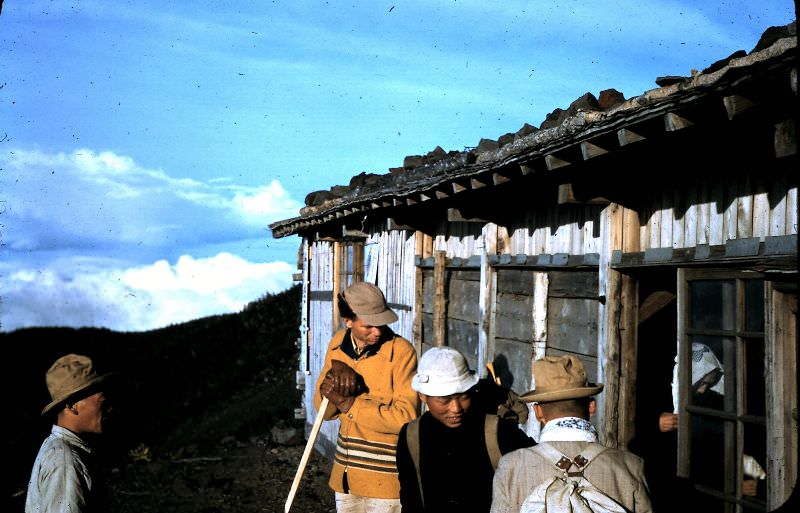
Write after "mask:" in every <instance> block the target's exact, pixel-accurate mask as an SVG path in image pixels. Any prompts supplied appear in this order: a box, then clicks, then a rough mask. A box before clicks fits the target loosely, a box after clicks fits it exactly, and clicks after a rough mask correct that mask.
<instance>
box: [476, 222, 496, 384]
mask: <svg viewBox="0 0 800 513" xmlns="http://www.w3.org/2000/svg"><path fill="white" fill-rule="evenodd" d="M479 247H480V256H481V277H480V297H479V299H478V308H479V310H480V323H479V325H478V362H477V365H478V372H480V373H481V376H484V375H485V373H486V364H487V363H488V362H490V361H492V360H493V359H494V312H495V306H494V305H495V290H496V277H495V271H494V268H492V266H491V265H490V263H489V256H490V255H496V254H497V225H496V224H494V223H487V224H486V225H484V227H483V229H482V231H481V243H480V246H479Z"/></svg>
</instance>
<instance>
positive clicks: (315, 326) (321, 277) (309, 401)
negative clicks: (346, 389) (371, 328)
mask: <svg viewBox="0 0 800 513" xmlns="http://www.w3.org/2000/svg"><path fill="white" fill-rule="evenodd" d="M310 252H311V255H310V258H309V260H308V265H309V272H308V275H309V299H310V300H309V306H308V309H309V319H308V326H309V343H308V346H309V353H308V368H309V371H310V373H309V374H308V375H307V376H306V387H305V392H304V396H303V406H304V407H305V409H306V431H307V432H308V431H309V430H310V427H311V425H312V424H313V423H314V419H315V418H316V415H317V414H316V410H315V409H314V389H315V386H316V381H317V376H319V374H320V372H321V371H322V365H323V363H324V362H325V351H326V350H327V349H328V343H329V342H330V339H331V336H332V335H333V332H332V323H331V319H332V318H333V302H332V301H331V300H330V299H327V300H326V299H323V298H322V296H323V294H325V293H327V294H328V295H329V297H330V298H332V297H333V296H332V294H333V282H334V276H333V253H334V244H333V243H332V242H327V241H317V242H313V243H311V245H310ZM338 430H339V421H338V420H335V421H330V422H323V423H322V427H321V428H320V434H319V437H318V438H317V444H316V448H317V450H318V451H320V452H321V453H322V454H325V455H328V456H332V455H333V452H332V451H333V449H334V448H335V446H336V436H337V432H338Z"/></svg>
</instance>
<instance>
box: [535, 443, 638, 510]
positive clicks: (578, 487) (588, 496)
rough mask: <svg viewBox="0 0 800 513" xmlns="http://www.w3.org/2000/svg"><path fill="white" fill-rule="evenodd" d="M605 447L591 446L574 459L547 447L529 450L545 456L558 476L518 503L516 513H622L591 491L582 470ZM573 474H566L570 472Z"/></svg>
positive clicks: (601, 494)
mask: <svg viewBox="0 0 800 513" xmlns="http://www.w3.org/2000/svg"><path fill="white" fill-rule="evenodd" d="M606 449H607V447H603V446H602V445H599V444H593V445H590V446H589V447H587V448H586V449H584V450H583V451H581V453H580V454H578V455H577V456H575V457H574V458H571V459H570V458H568V457H566V456H565V455H564V454H562V453H561V452H560V451H559V450H558V449H556V448H555V447H552V446H551V445H550V444H547V443H543V444H539V445H537V446H536V447H535V448H533V449H532V450H534V451H537V452H538V453H539V454H541V455H543V456H545V457H546V458H547V459H549V460H550V461H552V462H553V465H555V467H556V468H557V469H558V470H559V472H560V473H561V474H562V475H560V476H556V477H554V478H553V479H551V480H550V481H547V482H544V483H542V484H540V485H539V486H537V487H535V488H534V489H533V491H532V492H531V494H530V495H528V497H527V498H526V499H525V501H524V502H523V503H522V507H521V508H520V510H519V511H520V513H554V512H558V513H626V512H627V511H628V510H627V509H625V507H624V506H622V505H621V504H620V503H618V502H617V501H616V500H614V499H613V498H611V497H609V496H608V495H606V494H605V493H604V492H603V491H602V490H600V489H598V488H597V487H595V486H594V485H593V484H592V483H591V482H590V481H589V480H588V479H587V478H586V476H584V475H583V472H584V470H585V469H586V467H588V466H589V465H590V464H591V463H592V461H594V459H595V458H596V457H597V456H598V455H599V454H600V453H602V452H603V451H605V450H606ZM573 466H574V467H575V468H576V469H577V470H576V471H572V472H570V470H569V469H570V468H572V467H573Z"/></svg>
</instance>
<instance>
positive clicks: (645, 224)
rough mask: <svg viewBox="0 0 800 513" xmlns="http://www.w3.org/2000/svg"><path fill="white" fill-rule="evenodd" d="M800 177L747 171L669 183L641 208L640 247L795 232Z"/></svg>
mask: <svg viewBox="0 0 800 513" xmlns="http://www.w3.org/2000/svg"><path fill="white" fill-rule="evenodd" d="M796 181H797V180H796V178H795V179H793V180H792V179H790V178H788V177H787V176H777V177H773V176H770V177H764V176H761V175H758V174H748V175H744V176H739V177H738V179H737V178H736V177H734V176H732V177H730V178H729V179H726V180H725V181H724V182H723V181H719V180H717V181H711V180H706V181H703V182H700V183H695V184H692V185H691V186H690V187H689V188H688V189H684V188H680V189H677V188H668V189H666V190H665V191H664V193H663V194H660V195H658V196H656V197H654V198H652V200H651V202H650V204H649V205H647V206H646V207H644V208H643V209H642V211H641V215H640V219H641V221H642V224H641V228H640V241H641V248H640V249H639V251H644V250H646V249H651V248H669V247H672V248H692V247H695V246H697V245H700V244H709V245H719V244H725V242H726V241H728V240H734V239H747V238H751V237H758V238H759V239H761V241H762V242H763V241H764V238H765V237H768V236H781V235H796V234H797V183H796ZM792 182H794V183H792Z"/></svg>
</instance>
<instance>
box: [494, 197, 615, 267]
mask: <svg viewBox="0 0 800 513" xmlns="http://www.w3.org/2000/svg"><path fill="white" fill-rule="evenodd" d="M601 211H602V207H601V206H597V205H586V206H584V205H555V204H552V203H551V204H549V208H543V209H538V210H530V211H529V212H528V213H527V214H526V215H525V219H524V220H523V221H522V222H521V223H520V224H521V225H522V226H523V227H520V228H514V229H513V230H509V232H510V233H509V238H508V242H507V244H506V245H505V246H506V250H505V251H504V253H508V254H511V255H543V254H556V253H567V254H571V255H584V254H589V253H597V252H598V251H599V245H600V233H599V230H598V229H597V227H596V223H597V221H598V220H599V219H600V212H601ZM553 227H555V230H553Z"/></svg>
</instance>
